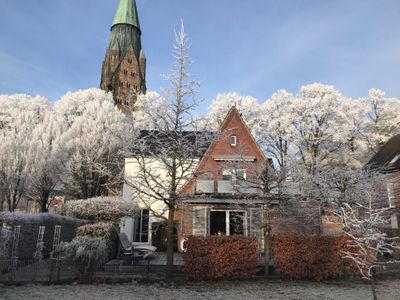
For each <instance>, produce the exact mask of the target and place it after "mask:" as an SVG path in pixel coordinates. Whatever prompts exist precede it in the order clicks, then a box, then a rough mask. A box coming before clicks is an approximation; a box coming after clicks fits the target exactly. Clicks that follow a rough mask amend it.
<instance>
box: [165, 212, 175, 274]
mask: <svg viewBox="0 0 400 300" xmlns="http://www.w3.org/2000/svg"><path fill="white" fill-rule="evenodd" d="M174 215H175V206H174V205H171V207H170V208H169V212H168V221H167V266H166V270H165V271H166V272H165V276H166V279H167V280H170V279H172V278H173V276H174Z"/></svg>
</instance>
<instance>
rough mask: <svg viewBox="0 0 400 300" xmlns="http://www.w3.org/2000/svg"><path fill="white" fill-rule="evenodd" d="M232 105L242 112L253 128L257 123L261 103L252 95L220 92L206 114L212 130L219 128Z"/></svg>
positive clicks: (247, 122)
mask: <svg viewBox="0 0 400 300" xmlns="http://www.w3.org/2000/svg"><path fill="white" fill-rule="evenodd" d="M232 106H236V108H237V109H238V110H239V111H240V112H241V114H242V117H243V119H244V121H245V122H246V124H247V125H248V126H249V128H250V129H251V130H253V125H255V124H257V122H258V117H259V113H260V110H259V104H258V103H257V100H256V99H255V98H253V97H251V96H243V95H239V94H238V93H235V92H230V93H223V94H218V95H217V97H216V98H215V99H214V100H213V102H212V103H211V105H210V107H209V111H208V113H207V116H206V120H207V122H208V124H207V125H208V126H209V127H210V129H212V130H218V128H219V126H220V125H221V123H222V121H223V120H224V117H225V116H226V115H227V113H228V111H229V109H230V108H231V107H232Z"/></svg>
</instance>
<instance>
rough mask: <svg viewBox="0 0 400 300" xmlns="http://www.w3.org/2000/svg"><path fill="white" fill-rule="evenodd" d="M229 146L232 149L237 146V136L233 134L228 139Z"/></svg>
mask: <svg viewBox="0 0 400 300" xmlns="http://www.w3.org/2000/svg"><path fill="white" fill-rule="evenodd" d="M229 145H231V146H232V147H236V146H237V136H236V135H234V134H233V135H231V136H230V137H229Z"/></svg>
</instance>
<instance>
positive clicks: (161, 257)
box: [106, 252, 184, 266]
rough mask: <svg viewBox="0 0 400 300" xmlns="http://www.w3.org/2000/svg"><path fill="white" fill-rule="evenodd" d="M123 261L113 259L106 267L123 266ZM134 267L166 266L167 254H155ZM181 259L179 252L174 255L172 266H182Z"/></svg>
mask: <svg viewBox="0 0 400 300" xmlns="http://www.w3.org/2000/svg"><path fill="white" fill-rule="evenodd" d="M123 263H124V261H123V260H120V259H113V260H110V261H109V262H108V263H107V264H106V266H115V265H121V264H123ZM136 265H143V266H147V265H150V266H166V265H167V253H166V252H155V253H154V257H153V258H151V259H150V260H143V261H140V262H139V263H136ZM183 265H184V262H183V257H182V254H181V253H179V252H175V253H174V266H183Z"/></svg>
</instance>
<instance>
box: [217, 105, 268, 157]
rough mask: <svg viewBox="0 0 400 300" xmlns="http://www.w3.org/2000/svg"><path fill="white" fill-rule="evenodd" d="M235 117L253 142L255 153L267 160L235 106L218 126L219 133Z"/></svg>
mask: <svg viewBox="0 0 400 300" xmlns="http://www.w3.org/2000/svg"><path fill="white" fill-rule="evenodd" d="M234 115H236V116H237V117H238V118H239V119H240V121H241V123H242V125H243V126H244V128H245V129H246V131H247V133H248V134H249V135H250V136H251V139H252V140H253V142H254V144H255V145H256V147H257V151H258V152H259V154H260V155H261V156H262V157H263V158H264V160H267V158H266V156H265V154H264V152H263V151H262V150H261V148H260V146H259V145H258V143H257V142H256V139H255V138H254V136H253V134H252V133H251V130H250V129H249V127H248V126H247V124H246V122H245V121H244V120H243V118H242V114H241V113H239V111H238V109H237V108H236V106H235V105H234V106H232V107H231V109H230V110H229V111H228V114H227V115H226V117H225V119H224V120H223V121H222V123H221V126H220V129H219V130H220V132H223V131H224V130H226V129H227V126H228V121H229V120H230V119H231V118H232V117H233V116H234Z"/></svg>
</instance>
